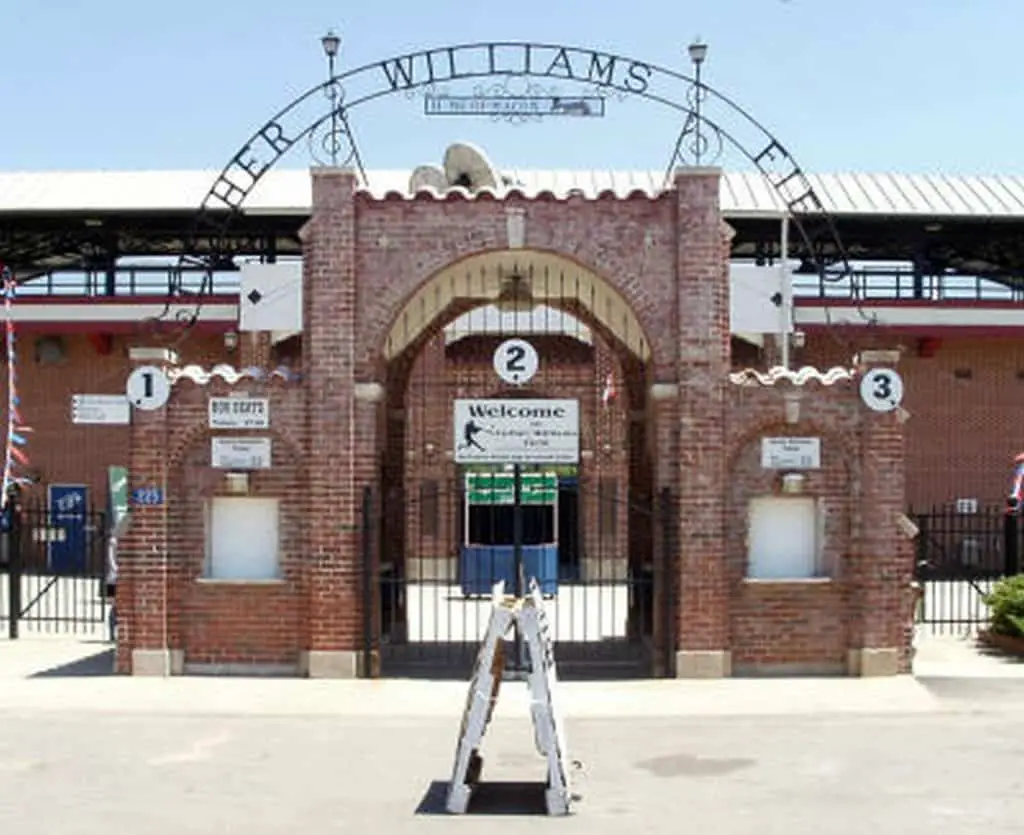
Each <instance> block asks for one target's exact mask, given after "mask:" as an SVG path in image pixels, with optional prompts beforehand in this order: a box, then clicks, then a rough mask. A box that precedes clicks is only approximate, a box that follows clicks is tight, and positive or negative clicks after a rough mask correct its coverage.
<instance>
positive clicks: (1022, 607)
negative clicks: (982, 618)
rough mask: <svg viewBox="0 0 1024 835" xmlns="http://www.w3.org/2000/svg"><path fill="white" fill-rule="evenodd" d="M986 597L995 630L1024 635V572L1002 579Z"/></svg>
mask: <svg viewBox="0 0 1024 835" xmlns="http://www.w3.org/2000/svg"><path fill="white" fill-rule="evenodd" d="M984 599H985V604H986V605H987V606H988V607H989V618H990V623H989V628H990V629H991V630H992V631H993V632H995V633H996V634H998V635H1013V636H1015V637H1024V574H1018V575H1016V576H1015V577H1007V578H1006V579H1005V580H1000V581H999V582H998V583H996V584H995V586H993V588H992V592H991V594H987V595H985V598H984Z"/></svg>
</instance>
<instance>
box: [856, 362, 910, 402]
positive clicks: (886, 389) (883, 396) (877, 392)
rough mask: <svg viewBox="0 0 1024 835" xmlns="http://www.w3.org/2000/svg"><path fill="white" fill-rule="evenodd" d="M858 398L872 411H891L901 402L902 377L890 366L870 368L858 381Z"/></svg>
mask: <svg viewBox="0 0 1024 835" xmlns="http://www.w3.org/2000/svg"><path fill="white" fill-rule="evenodd" d="M860 399H861V400H863V401H864V405H865V406H867V407H868V408H869V409H871V410H872V411H873V412H891V411H893V410H894V409H898V408H899V405H900V403H902V402H903V378H902V377H900V375H899V374H898V373H897V372H896V371H894V370H893V369H891V368H872V369H871V370H870V371H868V372H867V373H866V374H865V375H864V376H863V377H862V378H861V381H860Z"/></svg>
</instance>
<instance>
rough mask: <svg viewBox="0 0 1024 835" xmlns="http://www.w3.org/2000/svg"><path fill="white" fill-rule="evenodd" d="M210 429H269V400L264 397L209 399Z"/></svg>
mask: <svg viewBox="0 0 1024 835" xmlns="http://www.w3.org/2000/svg"><path fill="white" fill-rule="evenodd" d="M210 428H211V429H269V428H270V400H269V399H268V398H266V397H211V398H210Z"/></svg>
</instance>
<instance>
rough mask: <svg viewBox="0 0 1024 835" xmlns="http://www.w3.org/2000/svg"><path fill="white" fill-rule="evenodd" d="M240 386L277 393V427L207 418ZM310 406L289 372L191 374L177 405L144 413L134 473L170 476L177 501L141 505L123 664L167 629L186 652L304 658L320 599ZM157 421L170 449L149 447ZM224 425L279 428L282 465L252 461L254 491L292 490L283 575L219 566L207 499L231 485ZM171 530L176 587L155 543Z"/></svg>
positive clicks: (169, 489)
mask: <svg viewBox="0 0 1024 835" xmlns="http://www.w3.org/2000/svg"><path fill="white" fill-rule="evenodd" d="M232 391H233V392H235V393H239V394H243V393H244V394H247V395H249V396H252V397H269V398H270V420H271V427H272V430H271V431H270V432H267V431H261V430H248V431H239V430H230V431H229V430H219V431H212V430H209V429H208V428H207V424H208V411H207V409H208V406H207V403H208V399H209V398H210V397H217V396H224V395H225V394H227V393H229V392H232ZM304 412H305V403H304V392H303V391H302V389H301V388H300V387H298V386H295V385H293V384H287V383H284V382H283V381H277V380H275V381H272V382H270V383H258V382H255V381H246V382H243V383H240V384H237V385H234V386H231V385H229V384H227V383H225V382H224V381H223V380H220V379H214V380H213V381H211V382H210V383H209V384H208V385H198V384H196V383H194V382H192V381H189V380H181V381H179V382H178V383H177V384H176V385H175V387H174V390H173V395H172V398H171V401H170V403H169V405H168V407H167V408H166V409H165V410H163V411H161V412H158V413H150V414H148V415H145V416H144V417H143V418H141V420H139V421H137V425H138V426H139V427H140V428H141V427H144V428H142V429H141V431H138V429H137V430H136V436H135V439H136V447H135V448H134V449H133V456H132V458H133V469H132V473H131V483H132V485H133V486H144V485H147V484H160V483H165V484H166V495H167V502H166V505H165V506H164V507H158V508H148V507H146V508H135V510H134V519H133V522H132V526H131V528H130V533H129V536H128V538H127V540H126V542H125V544H124V548H123V551H124V553H125V554H126V555H130V556H127V557H126V558H123V559H122V561H121V563H122V564H121V572H120V582H119V585H118V606H119V607H120V609H121V611H122V612H132V613H133V616H132V617H129V618H124V619H122V629H121V641H120V645H119V647H118V649H119V658H120V661H121V664H122V666H123V667H125V668H127V664H128V658H130V653H131V650H132V649H134V648H140V649H160V648H163V647H164V637H165V634H166V642H167V643H166V646H167V647H168V648H170V649H172V650H181V651H183V652H184V659H185V663H186V664H202V665H210V664H214V665H217V664H261V665H266V664H275V665H277V664H292V665H293V664H294V663H295V662H296V661H297V657H298V653H299V651H300V650H301V649H303V648H305V646H306V644H307V639H308V621H307V619H306V612H307V611H308V610H309V603H310V601H309V586H308V576H307V574H306V566H307V561H306V558H305V557H306V553H307V550H306V549H307V541H308V534H309V528H308V526H307V522H308V516H307V513H306V503H305V490H306V488H307V463H306V457H305V452H304V450H305V427H304V422H305V421H304ZM143 433H144V434H143ZM157 433H159V437H160V438H161V442H162V443H161V447H160V448H159V449H158V450H157V453H158V454H156V455H153V454H152V452H151V451H146V452H145V453H143V452H142V451H141V450H140V448H139V447H140V446H141V445H140V444H139V443H138V442H139V441H140V440H142V439H141V438H140V437H139V435H143V438H145V439H147V440H148V439H149V438H154V439H155V438H156V437H157ZM218 434H219V435H229V436H233V437H234V436H245V435H251V436H254V437H266V436H269V437H271V439H272V444H273V446H272V464H273V466H272V468H271V469H269V470H261V471H254V472H253V473H251V476H250V490H249V495H251V496H255V497H263V498H277V499H279V501H280V506H279V507H280V517H279V522H278V525H279V534H280V552H279V563H280V565H281V579H280V580H279V581H256V582H245V581H221V580H212V579H210V578H209V577H208V576H207V572H206V570H205V560H206V539H207V535H208V530H207V520H206V509H207V505H208V503H209V501H210V500H211V499H212V498H214V497H215V496H224V495H229V493H228V492H227V490H226V485H225V481H224V471H223V470H217V469H214V468H213V467H211V461H210V446H211V438H212V437H213V436H214V435H218ZM147 464H148V465H149V466H147ZM165 474H166V481H165V482H164V481H163V478H164V475H165ZM165 530H166V535H165V534H164V531H165ZM165 536H166V540H165V539H164V537H165ZM165 541H166V549H167V567H166V587H165V586H164V566H163V562H162V556H161V555H159V554H157V555H150V554H149V553H148V551H149V550H151V547H152V546H153V545H156V546H157V547H158V549H159V550H160V551H161V552H162V550H163V549H162V545H163V543H164V542H165ZM140 558H141V560H140ZM140 562H141V564H140ZM152 575H156V576H155V577H154V576H152ZM165 594H166V601H167V606H166V616H167V620H166V625H165V623H164V613H165V609H164V595H165ZM165 628H166V633H165V632H164V630H165Z"/></svg>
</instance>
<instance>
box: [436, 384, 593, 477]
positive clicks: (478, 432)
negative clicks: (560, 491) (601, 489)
mask: <svg viewBox="0 0 1024 835" xmlns="http://www.w3.org/2000/svg"><path fill="white" fill-rule="evenodd" d="M453 412H454V430H455V436H454V437H455V461H456V463H459V464H576V463H578V462H579V460H580V407H579V401H578V400H557V399H551V400H519V399H508V400H498V399H465V400H456V401H455V405H454V410H453Z"/></svg>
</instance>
